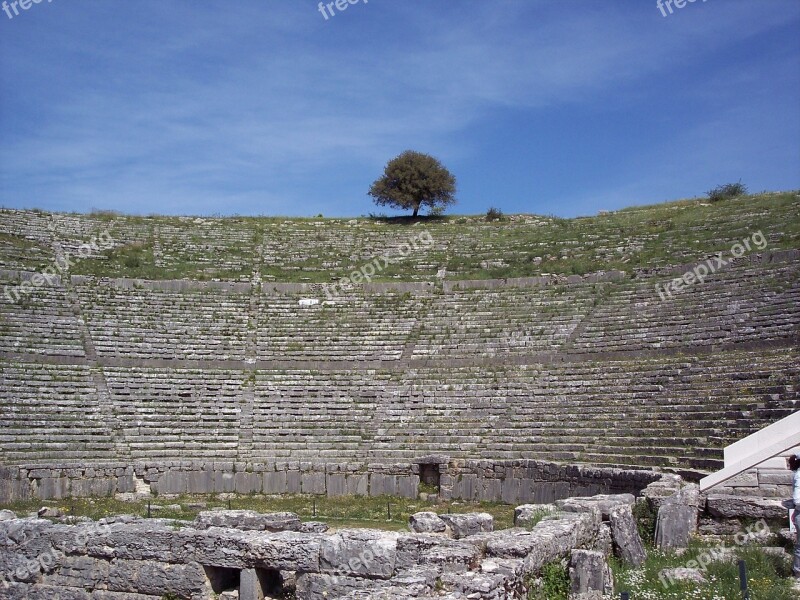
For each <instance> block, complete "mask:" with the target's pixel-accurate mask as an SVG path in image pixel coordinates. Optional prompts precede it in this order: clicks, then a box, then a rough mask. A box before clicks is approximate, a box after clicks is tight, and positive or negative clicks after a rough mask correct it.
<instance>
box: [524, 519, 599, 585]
mask: <svg viewBox="0 0 800 600" xmlns="http://www.w3.org/2000/svg"><path fill="white" fill-rule="evenodd" d="M599 524H600V511H599V510H597V509H595V510H593V511H591V512H581V513H566V514H564V515H562V516H561V517H560V518H558V519H545V520H544V521H541V522H540V523H539V524H537V525H536V526H535V527H534V528H533V529H531V531H530V533H531V534H532V535H533V536H534V537H535V538H536V539H535V543H534V544H533V546H532V548H531V551H530V552H529V553H528V555H527V556H526V557H525V559H524V562H523V571H524V573H526V574H532V573H538V572H539V571H540V570H541V568H542V567H543V566H544V565H545V564H547V563H548V562H551V561H553V560H555V559H557V558H564V557H566V556H567V555H568V554H569V552H570V551H571V550H572V549H573V548H580V547H585V546H587V545H589V544H590V543H591V542H592V541H593V540H594V538H595V535H596V533H597V527H598V526H599Z"/></svg>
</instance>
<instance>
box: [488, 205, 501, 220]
mask: <svg viewBox="0 0 800 600" xmlns="http://www.w3.org/2000/svg"><path fill="white" fill-rule="evenodd" d="M486 220H487V221H502V220H503V211H502V210H500V209H499V208H495V207H494V206H493V207H491V208H490V209H489V210H487V211H486Z"/></svg>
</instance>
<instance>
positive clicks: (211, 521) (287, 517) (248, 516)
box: [193, 510, 300, 532]
mask: <svg viewBox="0 0 800 600" xmlns="http://www.w3.org/2000/svg"><path fill="white" fill-rule="evenodd" d="M193 526H194V527H195V528H197V529H208V528H209V527H226V528H230V529H241V530H244V531H270V532H277V531H297V530H299V529H300V517H298V516H297V515H296V514H295V513H290V512H276V513H259V512H256V511H253V510H209V511H202V512H201V513H200V514H198V515H197V517H196V518H195V520H194V523H193Z"/></svg>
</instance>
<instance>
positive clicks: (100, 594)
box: [0, 508, 632, 600]
mask: <svg viewBox="0 0 800 600" xmlns="http://www.w3.org/2000/svg"><path fill="white" fill-rule="evenodd" d="M240 512H242V511H231V512H227V513H226V512H225V511H223V513H214V512H212V513H202V514H201V515H200V516H199V517H198V518H197V519H196V520H195V521H193V522H174V521H166V520H160V519H152V520H144V519H139V518H132V517H124V518H116V517H112V518H110V519H104V520H101V521H99V522H84V523H79V524H77V525H68V524H60V523H59V524H54V523H51V522H50V521H47V520H44V519H35V518H33V519H16V518H13V515H12V514H9V513H7V512H4V513H0V547H2V548H3V552H2V553H0V598H2V599H4V600H22V599H27V600H38V599H42V600H44V599H47V600H134V599H135V600H158V599H159V598H162V596H163V595H166V594H170V597H173V598H178V599H180V600H211V599H212V598H226V599H227V598H237V599H238V600H262V599H263V598H264V597H265V594H266V595H267V597H270V598H271V597H285V596H284V595H283V594H284V592H286V591H288V590H292V591H294V592H295V595H294V596H292V597H296V598H297V599H298V600H325V599H331V598H349V599H355V598H371V599H373V600H374V599H376V598H386V599H389V598H391V599H398V600H399V599H401V598H410V597H415V598H426V599H433V598H441V597H442V593H443V591H449V592H450V595H449V596H448V598H464V597H468V598H473V599H475V600H511V599H512V598H513V599H515V598H522V597H524V593H525V584H526V579H527V577H528V576H529V575H530V574H532V573H536V572H538V571H539V570H540V569H541V568H542V566H543V565H544V564H546V563H547V562H550V561H552V560H555V559H558V558H562V557H566V556H568V555H569V554H570V553H571V551H572V550H573V549H578V548H594V547H605V544H604V539H605V538H603V537H602V536H601V535H600V531H601V512H600V510H599V509H598V508H595V509H593V510H587V511H585V512H565V513H559V514H558V515H554V516H553V517H552V518H549V519H547V520H543V521H541V522H539V523H538V524H536V525H534V526H533V527H529V528H528V529H514V530H507V531H497V532H494V531H492V528H491V527H486V528H484V529H483V530H482V531H481V532H478V533H474V534H473V535H467V536H466V537H463V534H462V535H460V536H458V537H460V538H461V539H451V538H449V537H444V536H441V535H432V534H424V533H408V534H403V533H396V532H378V531H372V530H364V529H352V530H339V531H337V532H335V533H320V532H308V531H307V530H308V529H309V528H308V527H306V526H305V525H310V524H301V523H300V522H299V520H298V519H296V515H291V514H290V513H280V514H278V515H266V516H261V515H256V514H254V513H253V514H250V515H248V516H247V523H246V524H245V523H244V522H241V523H237V521H236V517H237V516H239V515H236V514H232V513H240ZM204 515H205V516H207V517H209V519H204V518H203V517H204ZM453 516H455V515H453ZM487 516H488V515H487ZM229 517H230V518H229ZM274 517H278V518H277V519H276V518H274ZM292 517H294V518H292ZM261 521H265V523H262V524H263V526H260V525H259V522H261ZM489 521H491V517H489ZM212 522H213V523H217V522H219V523H220V524H221V526H209V524H210V523H212ZM631 523H632V522H631ZM317 525H318V524H317ZM314 529H320V528H319V527H315V528H314ZM323 529H324V528H323ZM606 551H607V548H606ZM273 594H274V596H273Z"/></svg>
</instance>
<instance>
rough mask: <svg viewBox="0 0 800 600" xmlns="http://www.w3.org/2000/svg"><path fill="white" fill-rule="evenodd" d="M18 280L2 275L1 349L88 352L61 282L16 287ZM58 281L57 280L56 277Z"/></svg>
mask: <svg viewBox="0 0 800 600" xmlns="http://www.w3.org/2000/svg"><path fill="white" fill-rule="evenodd" d="M18 283H19V282H18V281H16V280H13V281H12V280H9V279H3V278H2V277H0V292H2V291H3V290H4V289H5V290H8V292H7V293H0V352H13V353H22V354H41V355H46V356H85V353H84V348H83V339H82V337H81V331H80V324H79V322H78V318H77V317H76V315H75V313H74V311H73V310H72V307H71V306H70V303H69V300H68V299H67V291H66V289H64V287H63V286H61V285H53V286H49V285H44V286H40V287H32V288H31V289H32V292H31V293H30V294H20V295H19V299H17V297H16V295H15V294H14V292H13V290H14V288H15V287H16V286H17V285H18ZM53 283H54V284H55V280H53Z"/></svg>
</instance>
